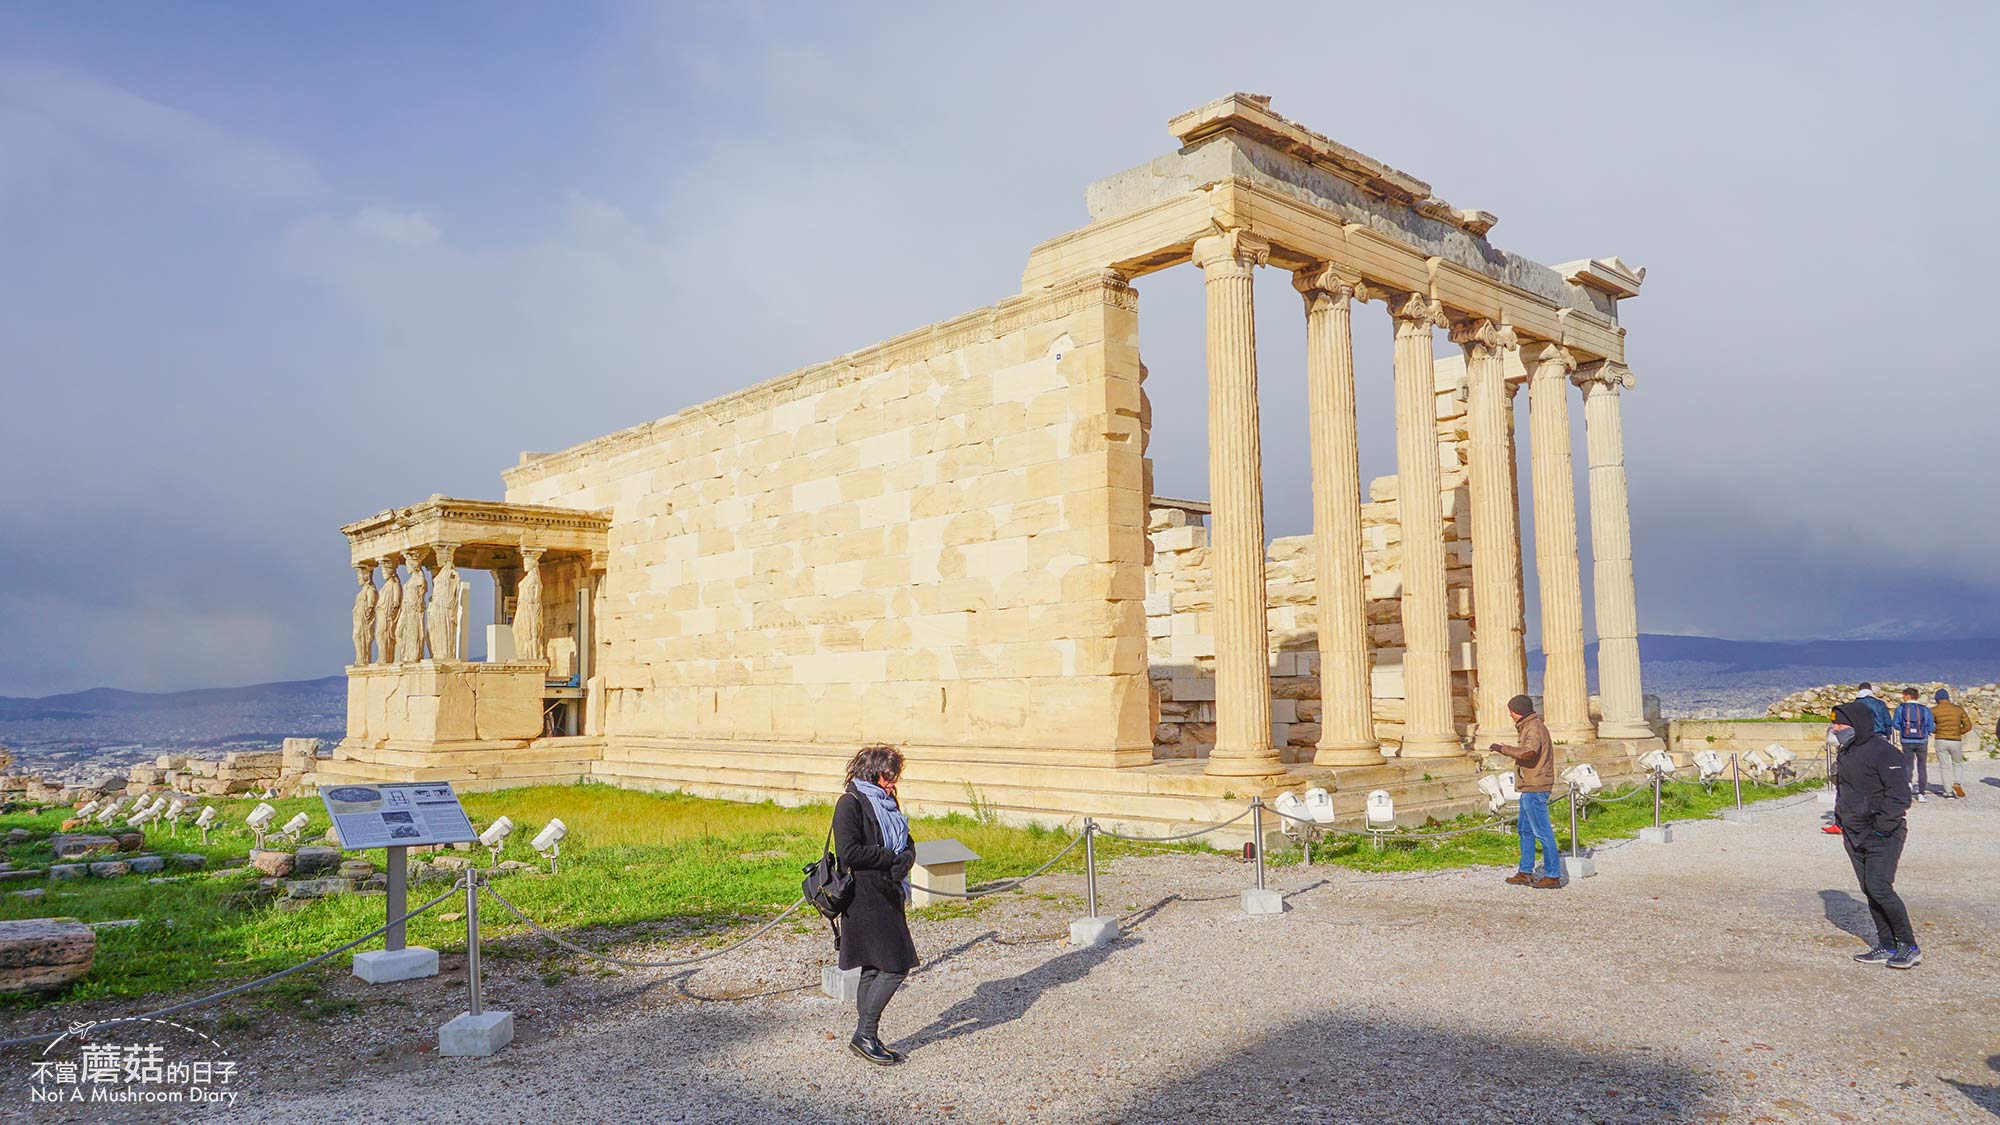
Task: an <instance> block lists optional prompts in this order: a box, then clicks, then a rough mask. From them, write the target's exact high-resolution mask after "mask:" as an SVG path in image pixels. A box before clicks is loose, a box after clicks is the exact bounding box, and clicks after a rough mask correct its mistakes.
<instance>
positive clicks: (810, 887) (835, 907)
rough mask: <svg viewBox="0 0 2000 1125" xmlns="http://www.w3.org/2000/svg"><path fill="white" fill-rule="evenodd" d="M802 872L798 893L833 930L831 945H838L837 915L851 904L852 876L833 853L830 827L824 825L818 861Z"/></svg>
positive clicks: (852, 899) (831, 827) (838, 918)
mask: <svg viewBox="0 0 2000 1125" xmlns="http://www.w3.org/2000/svg"><path fill="white" fill-rule="evenodd" d="M805 873H806V877H805V881H804V882H803V883H801V884H800V885H799V892H800V894H801V895H803V896H804V898H805V900H806V901H807V902H809V903H811V904H812V906H813V909H814V910H817V911H819V913H820V917H822V918H825V919H826V923H827V925H828V926H831V927H832V928H833V943H834V945H836V946H838V945H839V944H840V916H841V915H843V914H845V913H847V904H848V903H850V902H852V901H854V876H853V874H851V873H850V872H849V871H848V870H847V869H846V868H844V867H842V866H841V865H840V859H839V857H837V856H835V855H834V854H833V825H831V824H829V825H827V827H826V843H825V844H823V845H821V847H820V856H819V858H818V859H816V860H814V861H813V862H811V863H808V864H806V866H805Z"/></svg>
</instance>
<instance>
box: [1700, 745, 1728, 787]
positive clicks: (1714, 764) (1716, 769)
mask: <svg viewBox="0 0 2000 1125" xmlns="http://www.w3.org/2000/svg"><path fill="white" fill-rule="evenodd" d="M1694 765H1695V768H1696V769H1698V770H1700V771H1701V779H1702V781H1704V782H1712V781H1714V780H1715V779H1716V778H1718V777H1721V776H1722V771H1723V770H1725V769H1727V768H1729V762H1728V760H1727V759H1725V758H1724V757H1723V756H1722V755H1721V754H1718V753H1716V752H1715V751H1713V750H1703V751H1702V752H1700V753H1699V754H1696V755H1695V756H1694Z"/></svg>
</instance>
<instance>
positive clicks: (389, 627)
mask: <svg viewBox="0 0 2000 1125" xmlns="http://www.w3.org/2000/svg"><path fill="white" fill-rule="evenodd" d="M381 562H382V590H381V593H380V594H379V595H378V596H377V597H376V599H375V663H377V664H394V663H395V662H396V624H397V619H398V618H399V617H400V616H401V614H402V612H403V582H402V580H401V579H400V578H398V577H396V556H394V555H385V556H383V557H382V560H381Z"/></svg>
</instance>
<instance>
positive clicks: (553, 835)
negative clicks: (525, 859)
mask: <svg viewBox="0 0 2000 1125" xmlns="http://www.w3.org/2000/svg"><path fill="white" fill-rule="evenodd" d="M568 835H569V825H567V824H564V823H563V822H562V818H561V817H559V816H558V817H551V818H549V823H548V827H546V828H543V829H542V830H541V831H540V832H537V833H535V838H534V841H533V844H534V848H535V850H536V851H538V852H540V853H542V857H543V858H544V859H547V860H548V861H549V874H551V875H553V874H555V873H556V857H557V856H558V855H561V854H562V842H563V838H564V837H566V836H568Z"/></svg>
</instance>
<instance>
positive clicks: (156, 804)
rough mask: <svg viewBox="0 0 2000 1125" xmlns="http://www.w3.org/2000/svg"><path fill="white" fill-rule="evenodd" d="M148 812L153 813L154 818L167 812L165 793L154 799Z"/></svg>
mask: <svg viewBox="0 0 2000 1125" xmlns="http://www.w3.org/2000/svg"><path fill="white" fill-rule="evenodd" d="M146 811H147V812H150V813H152V814H153V815H154V816H159V815H160V814H161V813H164V812H166V811H167V795H166V794H165V793H162V794H160V795H159V796H157V797H154V798H153V803H152V805H151V806H150V807H149V808H148V809H147V810H146Z"/></svg>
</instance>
